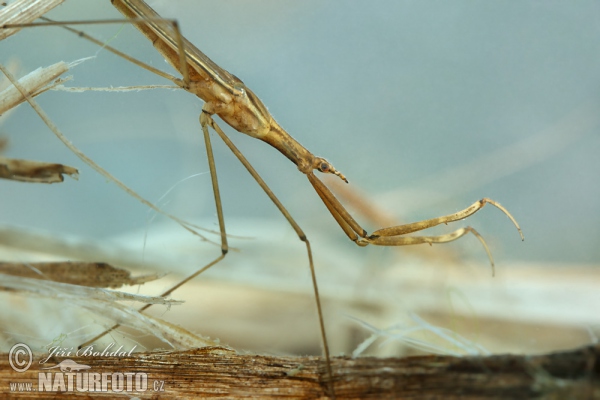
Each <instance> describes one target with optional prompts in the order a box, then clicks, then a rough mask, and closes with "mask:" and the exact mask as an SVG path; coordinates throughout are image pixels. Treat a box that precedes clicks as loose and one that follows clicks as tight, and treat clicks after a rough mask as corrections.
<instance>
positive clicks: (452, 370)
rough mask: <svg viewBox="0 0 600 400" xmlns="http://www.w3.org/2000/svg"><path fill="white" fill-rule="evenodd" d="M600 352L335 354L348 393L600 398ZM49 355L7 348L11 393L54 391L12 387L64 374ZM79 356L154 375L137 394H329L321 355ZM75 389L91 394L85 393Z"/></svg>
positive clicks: (6, 381) (4, 379) (1, 367)
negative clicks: (23, 365) (25, 356)
mask: <svg viewBox="0 0 600 400" xmlns="http://www.w3.org/2000/svg"><path fill="white" fill-rule="evenodd" d="M599 355H600V345H596V346H590V347H584V348H581V349H577V350H573V351H567V352H561V353H553V354H547V355H539V356H520V355H496V356H489V357H460V358H459V357H446V356H421V357H409V358H400V359H399V358H372V357H368V358H357V359H350V358H346V357H338V358H335V359H334V360H333V370H334V374H335V377H334V379H335V392H336V396H337V397H338V398H344V399H350V398H353V399H365V398H400V399H408V398H410V399H416V398H418V399H441V398H444V399H458V398H460V399H530V398H543V399H600V362H599V361H598V356H599ZM41 358H42V356H41V355H40V356H36V355H34V360H36V361H34V363H33V365H32V367H31V368H30V369H29V370H28V371H26V372H23V373H17V372H15V371H13V369H12V368H11V367H10V365H9V362H8V354H6V353H5V354H0V394H2V397H3V398H4V397H5V396H6V395H7V394H8V395H10V394H12V395H13V396H14V397H15V398H19V399H25V398H49V397H52V396H53V395H54V393H48V392H23V393H15V392H12V393H11V392H10V383H11V382H13V383H14V382H33V383H34V386H33V387H34V388H35V387H37V383H38V374H39V373H40V372H44V373H56V374H60V370H59V369H51V370H41V369H40V368H41V367H47V366H55V365H56V364H58V363H59V362H60V361H62V360H64V358H50V359H49V360H48V362H47V363H45V364H44V365H43V366H40V365H39V360H40V359H41ZM71 359H72V360H73V361H75V362H76V363H78V364H84V365H87V366H90V367H91V368H90V369H88V370H85V371H80V372H84V373H90V372H92V371H93V372H96V373H103V372H110V373H114V372H120V373H125V372H137V373H140V372H143V373H146V374H147V376H148V389H147V391H146V392H143V393H135V392H132V393H129V395H130V396H132V395H133V396H138V397H140V398H161V399H175V398H177V399H181V398H199V397H202V398H205V397H209V398H210V397H213V398H217V397H219V398H243V397H254V398H271V397H288V398H326V397H327V382H326V381H325V380H326V374H325V373H324V372H325V365H324V363H323V361H322V359H321V358H319V357H271V356H260V355H239V354H236V353H235V352H233V351H231V350H227V349H225V348H202V349H196V350H189V351H181V352H152V353H137V354H133V355H131V356H126V357H122V358H115V357H71ZM155 382H156V383H155ZM155 385H156V386H155ZM154 388H156V389H161V390H162V391H156V392H155V391H154ZM56 394H57V395H60V393H56ZM70 394H72V395H79V396H86V397H88V396H90V393H80V392H77V391H75V392H73V393H70ZM92 395H93V396H92V397H95V396H100V395H102V394H95V393H94V394H92ZM104 395H106V396H109V397H116V395H117V394H116V393H106V394H104Z"/></svg>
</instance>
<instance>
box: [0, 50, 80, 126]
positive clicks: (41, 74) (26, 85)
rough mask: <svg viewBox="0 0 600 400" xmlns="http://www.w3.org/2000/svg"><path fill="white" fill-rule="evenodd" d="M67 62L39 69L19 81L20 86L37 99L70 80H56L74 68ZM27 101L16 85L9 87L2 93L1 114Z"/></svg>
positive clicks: (0, 95)
mask: <svg viewBox="0 0 600 400" xmlns="http://www.w3.org/2000/svg"><path fill="white" fill-rule="evenodd" d="M72 66H73V64H71V65H68V64H67V63H65V62H62V61H61V62H58V63H56V64H53V65H51V66H49V67H46V68H38V69H36V70H35V71H33V72H31V73H29V74H27V75H26V76H24V77H23V78H21V79H19V84H20V85H21V86H22V87H23V89H24V90H25V92H26V93H27V95H28V96H31V97H35V96H37V95H39V94H40V93H43V92H45V91H46V90H49V89H52V88H53V87H55V86H57V85H59V84H62V83H64V82H65V81H67V80H69V79H70V78H66V79H61V80H56V79H57V78H58V77H59V76H60V75H62V74H64V73H65V72H67V71H68V70H69V67H72ZM25 101H26V97H25V96H24V95H23V94H22V93H21V92H20V91H19V89H17V88H16V87H15V86H14V85H12V84H11V85H9V86H8V87H7V88H6V89H4V90H3V91H2V92H0V114H4V113H6V112H7V111H8V110H10V109H12V108H14V107H16V106H18V105H19V104H21V103H23V102H25Z"/></svg>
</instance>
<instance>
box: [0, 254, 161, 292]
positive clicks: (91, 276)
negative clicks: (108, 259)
mask: <svg viewBox="0 0 600 400" xmlns="http://www.w3.org/2000/svg"><path fill="white" fill-rule="evenodd" d="M0 273H3V274H7V275H11V276H21V277H25V278H33V279H46V280H50V281H53V282H62V283H70V284H72V285H81V286H88V287H103V288H112V289H115V288H118V287H121V286H124V285H141V284H143V283H146V282H148V281H151V280H155V279H158V278H159V275H157V274H150V275H143V276H137V277H132V276H131V273H130V272H129V271H127V270H124V269H121V268H117V267H113V266H112V265H109V264H106V263H94V262H70V261H65V262H39V263H11V262H0Z"/></svg>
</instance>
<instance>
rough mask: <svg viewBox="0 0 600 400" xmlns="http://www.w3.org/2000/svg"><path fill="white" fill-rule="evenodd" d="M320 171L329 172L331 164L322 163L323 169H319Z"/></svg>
mask: <svg viewBox="0 0 600 400" xmlns="http://www.w3.org/2000/svg"><path fill="white" fill-rule="evenodd" d="M319 171H321V172H329V164H327V163H321V167H320V168H319Z"/></svg>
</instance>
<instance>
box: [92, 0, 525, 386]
mask: <svg viewBox="0 0 600 400" xmlns="http://www.w3.org/2000/svg"><path fill="white" fill-rule="evenodd" d="M112 3H113V5H114V6H115V7H116V8H117V9H118V10H119V11H120V12H121V13H123V14H124V15H125V16H126V17H127V18H128V19H129V21H130V22H131V23H132V24H134V26H136V28H137V29H139V30H140V31H141V32H142V33H143V34H144V35H145V36H146V37H147V38H148V39H149V40H150V41H151V42H152V43H153V45H154V46H155V48H156V49H157V50H158V51H159V52H160V53H161V54H162V55H163V57H164V58H165V59H166V60H167V61H168V62H169V64H171V66H173V68H175V69H176V70H177V71H179V72H180V73H181V75H182V78H176V77H172V76H170V75H168V74H165V73H164V72H160V73H158V74H159V75H160V76H162V77H164V78H167V79H169V80H171V81H172V82H173V83H175V84H176V85H178V86H179V87H181V88H183V89H185V90H187V91H189V92H190V93H193V94H195V95H197V96H198V97H200V98H201V99H202V100H204V101H205V104H204V107H203V111H202V114H201V116H200V124H201V127H202V131H203V134H204V139H205V144H206V149H207V156H208V163H209V169H210V174H211V180H212V185H213V192H214V200H215V204H216V209H217V215H218V220H219V227H220V233H221V235H220V237H221V255H219V256H218V257H217V258H215V259H214V260H213V261H212V262H210V263H209V264H207V265H206V266H205V267H203V268H202V269H200V270H198V271H197V272H195V273H194V274H192V275H190V276H189V277H188V278H186V279H185V280H183V281H181V282H180V283H179V284H177V285H175V286H174V287H172V288H171V289H169V290H168V291H166V292H164V293H163V295H165V296H166V295H168V294H170V293H171V292H173V291H174V290H176V289H177V288H179V287H180V286H181V285H183V284H185V283H186V282H188V281H189V280H190V279H193V278H194V277H196V276H197V275H199V274H200V273H202V272H203V271H205V270H206V269H208V268H210V267H211V266H213V265H215V264H217V263H218V262H220V261H221V260H222V259H223V258H224V257H225V255H226V254H227V251H228V244H227V236H226V231H225V222H224V221H225V220H224V216H223V210H222V206H221V199H220V194H219V186H218V181H217V172H216V166H215V161H214V157H213V153H212V146H211V142H210V136H209V127H210V128H212V129H213V130H214V131H215V132H216V133H217V134H218V136H219V137H220V138H221V139H222V140H223V141H224V143H225V144H226V145H227V147H229V149H230V150H231V151H232V152H233V154H234V155H235V156H236V157H237V158H238V159H239V161H240V162H241V163H242V164H243V165H244V167H245V168H246V169H247V170H248V172H249V173H250V174H251V175H252V177H253V178H254V180H255V181H256V182H257V183H258V184H259V185H260V187H261V188H262V189H263V190H264V191H265V193H266V194H267V195H268V197H269V198H270V199H271V200H272V201H273V203H274V204H275V205H276V207H277V208H278V209H279V210H280V212H281V213H282V214H283V215H284V217H285V218H286V219H287V221H288V222H289V223H290V225H291V226H292V227H293V229H294V230H295V232H296V233H297V235H298V237H299V238H300V240H301V241H303V242H304V243H305V246H306V249H307V255H308V264H309V267H310V270H311V276H312V281H313V288H314V292H315V300H316V304H317V310H318V315H319V322H320V326H321V336H322V341H323V348H324V353H325V359H326V363H327V375H328V380H329V382H330V383H331V384H333V378H334V373H333V371H332V369H331V362H330V354H329V347H328V342H327V338H326V332H325V329H324V322H323V321H324V317H323V313H322V311H321V301H320V298H319V293H318V287H317V279H316V275H315V270H314V263H313V260H312V251H311V245H310V242H309V241H308V239H307V237H306V235H305V234H304V232H303V231H302V229H301V228H300V226H299V225H298V224H297V223H296V222H295V221H294V219H293V218H292V216H291V215H290V213H289V212H288V211H287V210H286V208H285V207H284V206H283V204H281V202H280V201H279V200H278V199H277V197H276V196H275V195H274V194H273V192H272V191H271V190H270V189H269V187H268V186H267V185H266V183H265V182H264V181H263V180H262V178H261V177H260V176H259V174H258V173H257V172H256V171H255V170H254V168H253V167H252V165H251V164H250V163H249V162H248V161H247V160H246V158H245V157H244V156H243V155H242V153H241V152H240V151H239V150H238V149H237V147H236V146H235V145H234V144H233V142H232V141H231V140H230V139H229V138H228V137H227V136H226V135H225V133H224V132H223V131H222V130H221V128H220V127H219V125H218V124H217V123H216V121H215V119H214V116H215V115H216V116H218V117H220V118H221V119H222V120H223V121H225V122H226V123H227V124H228V125H230V126H231V127H233V128H234V129H235V130H237V131H238V132H241V133H244V134H246V135H249V136H251V137H253V138H256V139H259V140H262V141H264V142H266V143H267V144H269V145H271V146H272V147H274V148H276V149H277V150H278V151H279V152H280V153H282V154H283V155H284V156H285V157H286V158H288V159H289V160H290V161H291V162H292V163H294V164H295V165H296V167H297V169H298V170H299V171H300V172H302V173H303V174H304V175H306V176H307V179H308V180H309V182H310V184H311V185H312V186H313V188H314V190H315V191H316V192H317V194H318V196H319V197H320V198H321V199H322V201H323V203H324V204H325V206H326V207H327V209H328V210H329V212H330V213H331V215H332V216H333V218H334V219H335V221H336V222H337V223H338V225H339V226H340V227H341V229H342V230H343V231H344V233H345V234H346V235H347V236H348V237H349V238H350V239H351V240H352V241H353V242H355V243H356V244H357V245H359V246H367V245H369V244H372V245H379V246H405V245H414V244H424V243H429V244H432V243H445V242H450V241H453V240H456V239H458V238H460V237H462V236H464V235H465V234H467V233H469V232H471V233H473V234H474V235H475V236H476V237H477V238H478V239H479V240H480V241H481V242H482V244H483V246H484V248H485V250H486V252H487V253H488V255H489V257H490V260H491V254H490V252H489V249H488V247H487V245H486V244H485V241H484V240H483V238H482V237H481V236H480V235H479V234H478V233H477V232H476V231H475V230H474V229H473V228H470V227H465V228H460V229H457V230H455V231H454V232H451V233H449V234H445V235H437V236H404V235H406V234H409V233H413V232H419V231H422V230H425V229H428V228H431V227H434V226H436V225H440V224H447V223H449V222H454V221H458V220H461V219H464V218H467V217H469V216H471V215H473V214H474V213H475V212H477V211H478V210H480V209H481V208H483V207H484V206H485V204H487V203H490V204H492V205H494V206H496V207H498V208H499V209H500V210H501V211H502V212H504V213H505V214H506V215H507V216H508V217H509V218H510V219H511V221H512V222H513V223H514V224H515V226H516V227H517V229H518V230H519V233H520V228H519V226H518V224H517V223H516V221H515V220H514V218H513V217H512V216H511V215H510V213H508V211H507V210H506V209H504V208H503V207H502V206H501V205H499V204H498V203H497V202H495V201H493V200H490V199H487V198H484V199H482V200H480V201H478V202H476V203H474V204H473V205H471V206H469V207H467V208H465V209H464V210H462V211H459V212H457V213H453V214H450V215H446V216H442V217H438V218H433V219H428V220H424V221H420V222H416V223H411V224H405V225H399V226H393V227H388V228H383V229H379V230H376V231H375V232H373V233H371V234H368V233H367V232H366V230H364V229H363V228H362V227H361V225H359V224H358V223H357V222H356V221H355V220H354V218H353V217H352V216H351V215H350V213H349V212H348V211H347V210H346V209H345V207H344V206H343V205H342V204H341V203H340V202H339V201H338V200H337V199H336V198H335V196H334V195H333V194H332V192H331V191H330V190H329V189H328V188H327V186H325V184H324V183H323V182H322V181H321V180H320V179H319V178H318V177H317V175H315V173H314V171H315V170H318V171H319V172H321V173H328V174H333V175H336V176H338V177H339V178H340V179H342V180H343V181H346V177H345V176H344V175H343V174H342V173H341V172H340V171H338V170H337V169H336V168H335V167H334V166H333V165H332V164H331V163H329V162H328V161H327V160H326V159H324V158H321V157H318V156H315V155H313V154H312V153H311V152H310V151H309V150H308V149H306V148H305V147H303V146H302V145H301V144H300V143H299V142H298V141H296V140H295V139H294V138H292V137H291V136H290V135H289V134H288V133H287V132H286V131H285V130H284V129H283V128H282V127H281V126H280V125H279V124H278V123H277V122H276V121H275V120H274V118H273V117H272V116H271V114H270V113H269V111H268V110H267V108H266V107H265V106H264V105H263V103H262V102H261V101H260V99H259V98H258V97H257V96H256V95H255V94H254V93H253V92H252V91H251V90H250V89H248V88H247V87H246V86H245V85H244V83H243V82H242V81H241V80H240V79H238V78H237V77H235V76H234V75H232V74H230V73H229V72H227V71H226V70H224V69H222V68H220V67H219V66H218V65H216V64H215V63H214V62H213V61H211V60H210V59H209V58H208V57H207V56H206V55H204V54H203V53H202V52H201V51H200V50H198V49H197V48H196V47H195V46H194V45H192V44H191V43H190V42H189V41H187V40H186V39H185V38H183V36H181V34H180V32H179V29H178V26H177V24H176V22H174V21H170V20H164V19H162V18H161V17H160V16H159V15H158V14H157V13H155V12H154V11H153V10H152V9H151V8H150V7H149V6H148V5H146V4H145V3H144V2H143V1H137V0H136V1H133V0H114V1H112ZM85 37H86V36H85ZM88 38H89V37H88ZM89 39H90V40H93V39H91V38H89ZM99 44H102V43H99ZM105 48H106V49H107V50H109V51H112V52H115V53H116V54H119V55H121V56H123V57H124V58H126V59H127V60H129V61H132V62H135V63H136V64H138V65H141V66H142V63H140V62H138V61H136V60H133V59H132V58H131V57H129V56H125V55H123V54H122V53H118V52H116V50H114V49H112V48H110V47H109V46H105ZM143 67H144V68H146V69H148V70H151V71H153V72H156V70H155V69H154V68H152V67H149V66H143ZM521 236H522V235H521ZM491 262H492V265H493V261H491ZM117 326H118V325H116V326H114V327H113V328H111V330H112V329H115V328H116V327H117ZM107 332H108V331H107ZM107 332H104V333H103V334H106V333H107ZM103 334H102V335H103ZM102 335H100V336H102ZM100 336H98V337H96V338H94V339H93V340H96V339H98V338H99V337H100ZM332 394H333V391H332Z"/></svg>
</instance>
